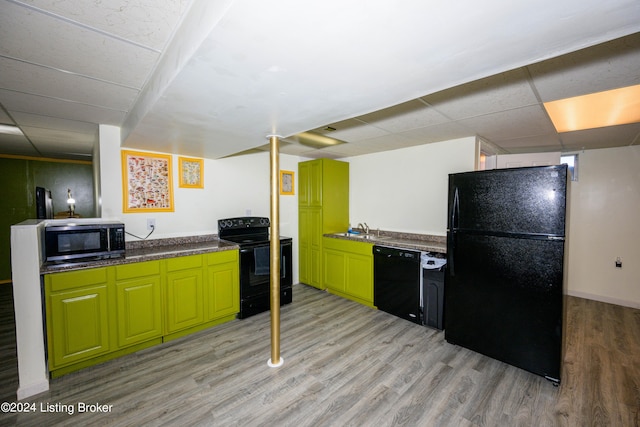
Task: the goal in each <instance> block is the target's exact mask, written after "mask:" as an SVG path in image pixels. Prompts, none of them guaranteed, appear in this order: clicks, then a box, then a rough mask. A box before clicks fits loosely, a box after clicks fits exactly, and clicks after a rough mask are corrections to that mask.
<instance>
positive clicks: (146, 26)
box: [22, 0, 191, 50]
mask: <svg viewBox="0 0 640 427" xmlns="http://www.w3.org/2000/svg"><path fill="white" fill-rule="evenodd" d="M22 2H23V3H26V4H29V5H32V6H35V7H37V8H40V9H43V10H46V11H48V12H52V13H55V14H57V15H60V16H64V17H65V18H68V19H71V20H74V21H77V22H80V23H82V24H84V25H87V26H89V27H94V28H97V29H99V30H101V31H105V32H107V33H110V34H115V35H117V36H119V37H122V38H125V39H128V40H132V41H134V42H136V43H139V44H142V45H145V46H149V47H151V48H154V49H158V50H159V49H162V48H163V47H164V46H165V45H166V43H167V41H168V40H169V37H170V36H171V35H172V33H173V30H174V28H175V26H176V25H177V24H178V22H179V20H180V18H181V16H182V14H183V13H184V12H185V11H186V9H187V7H188V6H189V4H190V3H191V2H190V1H188V0H110V1H100V2H96V1H92V2H89V1H86V0H65V1H61V0H22Z"/></svg>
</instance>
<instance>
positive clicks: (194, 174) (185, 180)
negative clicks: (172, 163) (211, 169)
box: [178, 157, 204, 188]
mask: <svg viewBox="0 0 640 427" xmlns="http://www.w3.org/2000/svg"><path fill="white" fill-rule="evenodd" d="M178 166H179V168H178V171H179V175H180V187H184V188H204V162H203V160H202V159H191V158H188V157H178Z"/></svg>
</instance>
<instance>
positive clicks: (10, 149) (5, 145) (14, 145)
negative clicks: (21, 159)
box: [0, 133, 40, 156]
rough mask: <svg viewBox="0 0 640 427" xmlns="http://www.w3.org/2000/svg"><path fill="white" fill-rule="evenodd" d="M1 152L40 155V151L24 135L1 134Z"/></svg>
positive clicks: (16, 154)
mask: <svg viewBox="0 0 640 427" xmlns="http://www.w3.org/2000/svg"><path fill="white" fill-rule="evenodd" d="M0 153H2V154H11V155H15V156H39V155H40V153H38V151H36V149H35V148H34V147H33V145H31V143H30V142H29V140H28V139H27V138H26V137H24V136H22V135H7V134H4V133H3V134H0Z"/></svg>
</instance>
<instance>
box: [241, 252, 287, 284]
mask: <svg viewBox="0 0 640 427" xmlns="http://www.w3.org/2000/svg"><path fill="white" fill-rule="evenodd" d="M252 252H253V248H245V249H240V253H241V254H248V253H252ZM280 277H281V278H282V279H285V278H286V277H287V258H286V257H285V256H284V255H283V254H282V253H280Z"/></svg>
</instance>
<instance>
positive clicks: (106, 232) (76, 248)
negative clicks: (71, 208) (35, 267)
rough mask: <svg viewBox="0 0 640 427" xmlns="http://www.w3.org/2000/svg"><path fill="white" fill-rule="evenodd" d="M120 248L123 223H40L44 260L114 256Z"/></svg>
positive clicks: (117, 255)
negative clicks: (42, 234) (42, 235)
mask: <svg viewBox="0 0 640 427" xmlns="http://www.w3.org/2000/svg"><path fill="white" fill-rule="evenodd" d="M124 252H125V243H124V224H123V223H121V222H99V223H62V224H53V223H52V224H47V225H46V226H45V227H44V256H45V261H47V262H50V261H53V262H59V261H74V260H75V261H79V260H82V259H85V258H93V259H102V258H115V257H119V256H122V255H123V254H124Z"/></svg>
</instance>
